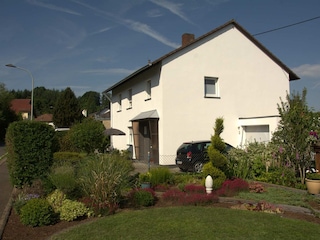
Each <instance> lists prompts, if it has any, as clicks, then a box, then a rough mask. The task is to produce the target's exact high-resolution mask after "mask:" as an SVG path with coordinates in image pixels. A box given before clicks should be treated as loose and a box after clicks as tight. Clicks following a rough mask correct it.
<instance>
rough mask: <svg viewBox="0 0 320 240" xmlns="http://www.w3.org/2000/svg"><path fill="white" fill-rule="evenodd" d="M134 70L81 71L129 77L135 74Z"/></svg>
mask: <svg viewBox="0 0 320 240" xmlns="http://www.w3.org/2000/svg"><path fill="white" fill-rule="evenodd" d="M133 72H134V70H129V69H124V68H110V69H90V70H84V71H81V73H87V74H95V75H108V74H113V75H129V74H131V73H133Z"/></svg>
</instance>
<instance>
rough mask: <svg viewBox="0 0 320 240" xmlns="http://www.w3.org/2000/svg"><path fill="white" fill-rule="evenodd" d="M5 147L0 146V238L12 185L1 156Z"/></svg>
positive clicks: (9, 205) (8, 209)
mask: <svg viewBox="0 0 320 240" xmlns="http://www.w3.org/2000/svg"><path fill="white" fill-rule="evenodd" d="M4 153H5V149H4V147H3V146H1V147H0V239H1V237H2V233H3V230H4V227H5V225H6V222H7V219H8V215H9V213H10V209H11V193H12V189H13V187H12V185H11V183H10V178H9V171H8V166H7V162H6V157H3V155H4Z"/></svg>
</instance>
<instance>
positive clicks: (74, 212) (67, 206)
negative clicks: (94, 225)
mask: <svg viewBox="0 0 320 240" xmlns="http://www.w3.org/2000/svg"><path fill="white" fill-rule="evenodd" d="M59 213H60V220H64V221H68V222H70V221H73V220H76V219H77V218H80V217H84V216H86V217H90V216H92V215H93V212H92V211H90V209H89V208H87V207H86V205H85V204H84V203H82V202H77V201H72V200H69V199H65V200H63V201H62V206H61V207H60V208H59Z"/></svg>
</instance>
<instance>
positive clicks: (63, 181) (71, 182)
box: [48, 164, 78, 197]
mask: <svg viewBox="0 0 320 240" xmlns="http://www.w3.org/2000/svg"><path fill="white" fill-rule="evenodd" d="M48 179H49V180H50V181H51V182H52V184H53V185H54V186H55V187H56V188H57V189H59V190H61V191H62V192H64V193H65V194H67V195H68V196H69V197H71V196H73V195H74V194H75V192H76V190H77V187H78V182H77V179H76V174H75V169H74V167H73V166H72V165H69V164H65V165H62V166H57V167H54V168H53V169H52V170H51V173H50V174H49V175H48Z"/></svg>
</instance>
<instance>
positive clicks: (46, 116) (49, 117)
mask: <svg viewBox="0 0 320 240" xmlns="http://www.w3.org/2000/svg"><path fill="white" fill-rule="evenodd" d="M35 121H38V122H52V114H50V113H45V114H42V115H40V116H39V117H37V118H36V119H35Z"/></svg>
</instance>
